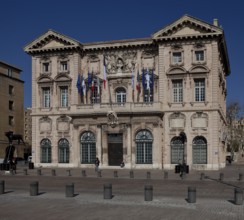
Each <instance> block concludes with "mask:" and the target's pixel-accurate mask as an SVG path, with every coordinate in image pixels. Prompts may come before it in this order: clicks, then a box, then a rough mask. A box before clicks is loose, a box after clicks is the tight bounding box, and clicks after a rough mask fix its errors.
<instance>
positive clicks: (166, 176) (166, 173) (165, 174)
mask: <svg viewBox="0 0 244 220" xmlns="http://www.w3.org/2000/svg"><path fill="white" fill-rule="evenodd" d="M168 177H169V173H168V172H167V171H164V179H165V180H167V179H168Z"/></svg>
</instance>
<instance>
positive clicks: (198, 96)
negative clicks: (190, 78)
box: [194, 79, 205, 102]
mask: <svg viewBox="0 0 244 220" xmlns="http://www.w3.org/2000/svg"><path fill="white" fill-rule="evenodd" d="M194 82H195V101H196V102H204V101H205V80H204V79H195V80H194Z"/></svg>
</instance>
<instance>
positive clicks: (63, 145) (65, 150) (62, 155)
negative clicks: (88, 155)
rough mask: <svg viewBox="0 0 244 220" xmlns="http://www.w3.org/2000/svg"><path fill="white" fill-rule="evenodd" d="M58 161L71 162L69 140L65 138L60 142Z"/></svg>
mask: <svg viewBox="0 0 244 220" xmlns="http://www.w3.org/2000/svg"><path fill="white" fill-rule="evenodd" d="M58 162H59V163H69V142H68V140H67V139H65V138H62V139H60V140H59V142H58Z"/></svg>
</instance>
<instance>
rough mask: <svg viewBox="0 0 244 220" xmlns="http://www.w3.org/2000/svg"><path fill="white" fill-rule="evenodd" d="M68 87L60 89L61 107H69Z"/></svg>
mask: <svg viewBox="0 0 244 220" xmlns="http://www.w3.org/2000/svg"><path fill="white" fill-rule="evenodd" d="M68 97H69V95H68V86H62V87H60V99H61V100H60V102H61V107H68V104H69V99H68Z"/></svg>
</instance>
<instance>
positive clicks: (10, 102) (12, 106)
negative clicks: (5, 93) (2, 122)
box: [8, 101, 14, 111]
mask: <svg viewBox="0 0 244 220" xmlns="http://www.w3.org/2000/svg"><path fill="white" fill-rule="evenodd" d="M8 109H9V110H11V111H12V110H14V102H13V101H9V102H8Z"/></svg>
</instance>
